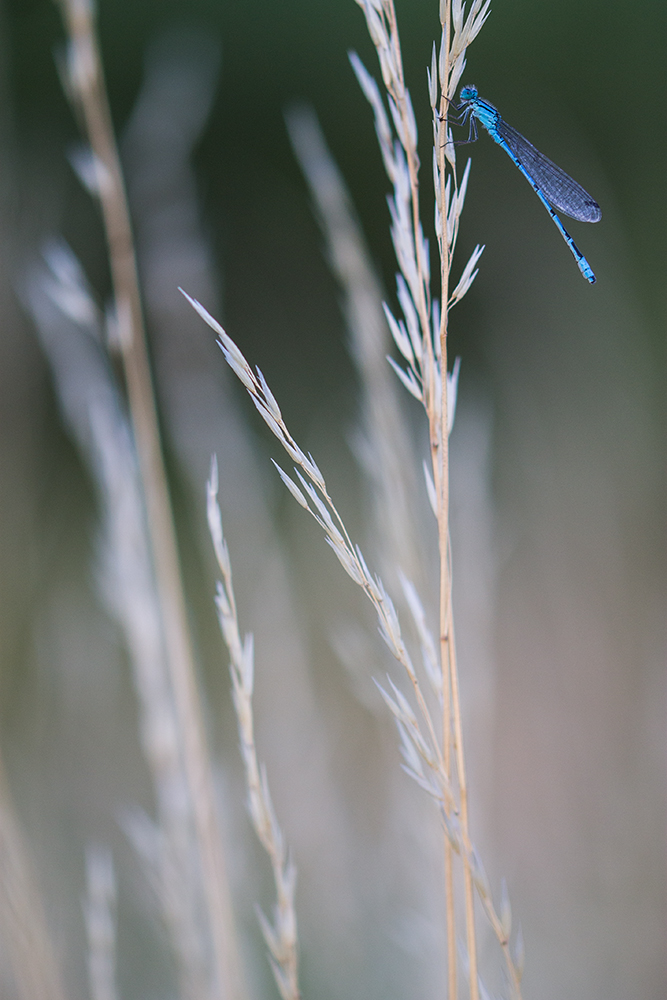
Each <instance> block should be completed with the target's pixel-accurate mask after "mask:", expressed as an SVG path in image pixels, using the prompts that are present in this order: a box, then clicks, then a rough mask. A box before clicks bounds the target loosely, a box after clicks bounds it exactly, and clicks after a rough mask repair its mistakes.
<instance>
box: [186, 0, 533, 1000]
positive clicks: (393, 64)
mask: <svg viewBox="0 0 667 1000" xmlns="http://www.w3.org/2000/svg"><path fill="white" fill-rule="evenodd" d="M358 2H359V5H360V6H361V7H362V8H363V10H364V14H365V16H366V21H367V24H368V28H369V32H370V35H371V38H372V40H373V42H374V44H375V47H376V49H377V53H378V57H379V61H380V67H381V72H382V78H383V82H384V85H385V88H386V100H387V105H388V108H389V112H390V115H387V112H386V109H385V104H384V100H383V98H382V96H381V94H380V90H379V88H378V86H377V84H376V83H375V81H374V80H373V79H372V77H371V76H370V74H369V73H368V72H367V71H366V69H365V68H364V67H363V65H362V64H361V61H360V60H359V58H358V57H357V56H356V54H354V53H352V54H351V56H350V58H351V62H352V65H353V68H354V70H355V73H356V74H357V77H358V79H359V82H360V84H361V87H362V89H363V91H364V93H365V95H366V97H367V99H368V100H369V102H370V104H371V106H372V108H373V111H374V115H375V126H376V132H377V136H378V140H379V143H380V149H381V152H382V157H383V161H384V165H385V169H386V171H387V174H388V176H389V178H390V180H391V182H392V184H393V189H394V190H393V195H392V197H391V198H390V213H391V217H392V227H391V235H392V241H393V244H394V249H395V252H396V257H397V261H398V264H399V268H400V273H399V274H398V276H397V295H398V300H399V303H400V306H401V309H402V313H403V317H402V318H400V319H396V317H395V316H394V315H393V313H392V311H391V310H390V309H389V307H388V306H386V305H385V314H386V318H387V321H388V323H389V327H390V330H391V333H392V336H393V338H394V340H395V342H396V345H397V347H398V349H399V351H400V353H401V355H402V357H403V359H404V361H405V363H406V366H405V368H401V367H399V366H398V365H397V364H395V363H394V364H393V367H394V368H395V370H396V372H397V374H398V375H399V378H400V379H401V381H402V382H403V384H404V386H405V387H406V388H407V389H408V391H409V392H410V393H411V394H412V395H413V396H415V397H416V398H417V399H418V400H420V401H421V402H422V404H423V406H424V409H425V413H426V416H427V419H428V426H429V437H430V446H431V469H430V470H427V471H426V481H427V489H428V492H429V496H430V498H431V501H432V506H433V508H434V512H435V514H436V517H437V521H438V536H439V548H440V567H441V572H440V643H439V646H440V649H439V667H438V669H437V670H436V671H435V673H438V672H439V674H440V679H439V681H435V682H434V685H433V686H434V687H435V689H436V692H438V693H439V694H440V695H441V701H442V722H441V725H437V724H436V723H435V722H434V720H433V719H432V717H431V714H430V712H429V709H428V707H427V703H426V699H425V697H424V695H423V693H422V690H421V687H420V682H419V679H418V677H417V674H416V672H415V670H414V668H413V665H412V662H411V660H410V656H409V654H408V651H407V649H406V647H405V644H404V642H403V639H402V635H401V630H400V626H399V622H398V617H397V615H396V612H395V609H394V607H393V605H392V603H391V600H390V599H389V597H388V595H387V593H386V591H385V589H384V587H383V585H382V583H381V581H380V580H379V578H377V577H375V576H372V575H371V573H370V572H369V570H368V568H367V566H366V563H365V560H364V558H363V556H362V553H361V551H360V549H359V548H358V546H354V545H353V544H352V542H351V539H350V538H349V535H348V533H347V530H346V529H345V525H344V524H343V522H342V520H341V518H340V515H339V514H338V512H337V510H336V508H335V506H334V504H333V501H332V500H331V497H330V495H329V493H328V492H327V488H326V484H325V482H324V479H323V477H322V475H321V473H320V471H319V469H318V468H317V466H316V464H315V463H314V461H313V459H312V457H311V456H310V455H308V456H306V455H305V454H304V453H303V452H302V451H301V449H300V448H299V447H298V445H297V444H296V442H295V441H294V439H293V438H292V437H291V435H290V434H289V431H288V430H287V427H286V426H285V424H284V422H283V420H282V415H281V413H280V409H279V407H278V404H277V402H276V400H275V398H274V397H273V395H272V393H271V391H270V389H269V387H268V386H267V384H266V382H265V380H264V378H263V376H262V374H261V372H260V371H259V369H258V370H257V374H256V375H255V373H254V372H253V371H252V369H251V368H250V366H249V365H248V364H247V362H246V360H245V358H244V357H243V355H242V354H241V352H240V351H239V350H238V348H237V346H236V345H235V344H234V343H233V341H232V340H231V339H230V338H229V337H228V336H227V334H226V333H225V331H224V330H223V329H222V328H221V327H220V325H219V324H218V323H217V322H216V321H215V320H214V319H213V318H212V317H211V316H210V315H209V314H208V313H207V312H206V310H205V309H204V308H203V307H202V306H201V305H200V304H199V303H198V302H196V301H194V300H192V299H190V302H191V304H192V305H193V306H194V308H195V309H197V311H198V312H199V313H200V315H201V316H202V317H203V318H204V319H205V320H206V322H207V323H209V325H210V326H211V327H212V328H213V329H214V330H215V331H216V332H217V334H218V336H219V338H220V345H221V347H222V350H223V352H224V354H225V357H226V359H227V362H228V363H229V365H230V366H231V367H232V369H233V370H234V371H235V373H236V374H237V376H238V377H239V379H240V380H241V381H242V383H243V384H244V385H245V387H246V389H247V390H248V392H249V393H250V395H251V398H252V400H253V402H254V404H255V406H256V407H257V409H258V410H259V412H260V414H261V415H262V417H263V418H264V420H265V421H266V423H267V424H268V425H269V427H270V428H271V430H272V431H273V433H274V434H275V435H276V437H277V438H278V439H279V440H280V442H281V443H282V445H283V447H284V448H285V449H286V451H287V452H288V454H289V455H290V457H291V458H292V460H293V461H294V462H295V463H296V465H297V468H296V474H297V479H298V482H299V485H297V483H296V482H294V481H293V480H292V479H291V478H290V477H289V476H288V475H287V474H286V473H285V472H284V471H283V470H282V469H280V468H278V471H279V473H280V475H281V478H282V479H283V482H284V483H285V485H286V486H287V487H288V489H289V490H290V492H291V493H292V495H293V496H294V498H295V499H296V500H297V502H298V503H299V504H301V506H303V507H304V508H305V509H306V510H308V511H309V513H310V514H311V515H312V516H313V517H314V518H315V520H316V521H317V522H318V523H319V524H320V526H321V527H322V529H323V530H324V532H325V535H326V539H327V542H328V543H329V545H331V547H332V548H333V550H334V552H335V553H336V555H337V557H338V559H339V560H340V562H341V564H342V565H343V567H344V568H345V570H346V572H347V573H348V574H349V575H350V576H351V577H352V579H354V580H355V582H356V583H357V584H359V586H361V587H362V588H363V589H364V591H365V592H366V594H367V596H368V597H369V599H370V600H371V602H372V603H373V605H374V606H375V609H376V612H377V615H378V619H379V623H380V631H381V634H382V635H383V637H384V639H385V641H386V642H387V644H388V645H389V647H390V649H391V650H392V652H393V653H394V655H395V656H396V658H397V660H398V661H399V663H401V665H402V666H403V668H404V669H405V670H406V672H407V674H408V677H409V678H410V682H411V684H412V688H413V694H414V697H415V701H416V704H417V706H418V710H419V713H418V716H416V715H415V713H414V712H413V711H412V709H411V707H410V705H409V703H408V701H407V700H406V699H405V697H404V696H403V695H402V694H401V693H400V691H399V690H398V689H397V688H396V687H395V685H393V683H392V682H391V681H390V684H391V687H392V693H391V694H388V693H387V692H386V691H383V695H384V697H385V700H386V702H387V704H388V706H389V708H390V710H391V711H392V713H393V714H394V716H395V718H396V720H397V723H398V725H399V731H400V733H401V741H402V750H403V754H404V757H405V760H406V765H407V769H408V770H409V772H410V773H411V774H412V776H413V777H414V778H415V780H416V781H417V782H418V783H419V784H420V785H421V786H422V787H423V788H424V789H425V790H427V791H428V792H429V793H430V794H431V795H432V796H433V797H434V798H435V799H436V800H437V801H438V802H439V804H440V807H441V813H442V819H443V828H444V833H445V896H446V907H447V918H448V919H447V937H448V948H447V950H448V995H449V997H450V998H451V1000H454V998H456V997H457V996H458V981H457V948H456V913H457V905H456V899H455V893H454V853H458V854H459V855H460V856H461V858H462V863H463V879H464V915H465V916H464V919H465V926H466V942H467V955H466V956H465V960H464V969H465V972H466V973H467V977H468V981H469V991H470V997H471V1000H478V997H479V993H480V982H479V973H478V967H477V944H476V934H475V915H474V889H476V890H477V893H478V896H479V898H480V902H481V904H482V907H483V910H484V912H485V913H486V915H487V917H488V919H489V921H490V923H491V926H492V928H493V930H494V932H495V934H496V936H497V938H498V940H499V943H500V944H501V947H502V950H503V954H504V957H505V960H506V966H507V972H508V977H509V980H510V985H511V989H512V993H513V995H514V996H515V997H520V980H521V971H522V969H521V966H522V955H521V946H520V944H519V942H517V947H516V950H515V953H514V954H513V953H512V950H511V949H510V944H509V938H510V933H511V911H510V909H509V907H508V906H505V905H503V907H502V916H501V917H499V916H498V914H497V913H496V910H495V908H494V905H493V901H492V897H491V892H490V888H489V885H488V881H487V879H486V877H485V875H484V872H483V869H482V866H481V863H480V862H479V859H478V857H477V854H476V852H475V850H474V847H473V845H472V842H471V839H470V834H469V827H468V802H467V783H466V774H465V759H464V752H463V732H462V722H461V708H460V697H459V681H458V669H457V663H456V651H455V643H454V626H453V618H452V601H451V572H450V553H449V527H448V524H449V485H448V479H449V469H448V435H449V432H450V430H451V427H452V423H453V415H454V403H455V386H456V374H457V373H456V370H455V372H454V374H453V376H452V377H450V376H449V375H448V374H447V320H448V313H449V309H450V307H451V306H453V305H454V304H455V303H456V302H458V301H460V299H461V298H462V297H463V296H464V295H465V294H466V292H467V290H468V289H469V287H470V285H471V283H472V281H473V280H474V278H475V276H476V274H477V270H476V265H477V261H478V260H479V257H480V255H481V252H482V250H483V247H479V246H478V247H476V248H475V250H474V251H473V254H472V255H471V257H470V259H469V260H468V262H467V264H466V266H465V267H464V270H463V273H462V275H461V278H460V279H459V281H458V283H457V284H456V286H455V287H454V290H453V291H452V292H451V293H450V291H449V288H450V272H451V266H452V259H453V253H454V249H455V245H456V239H457V235H458V228H459V220H460V215H461V211H462V208H463V203H464V199H465V191H466V186H467V180H468V176H469V169H470V164H469V163H468V165H467V166H466V169H465V171H464V173H463V177H462V179H461V181H460V183H459V181H458V179H457V173H456V155H455V147H454V145H453V143H452V142H451V135H450V132H449V129H448V126H447V109H448V105H449V102H450V101H451V100H452V97H453V94H454V92H455V90H456V87H457V85H458V82H459V80H460V77H461V74H462V72H463V69H464V66H465V52H466V48H467V46H468V45H469V44H470V43H471V42H472V41H473V40H474V38H475V37H476V35H477V34H478V33H479V31H480V30H481V28H482V26H483V24H484V21H485V20H486V17H487V16H488V12H489V2H488V0H485V2H480V0H473V3H472V4H471V6H470V8H469V10H468V11H466V10H465V4H464V3H461V2H460V0H453V2H450V0H441V3H440V21H441V30H442V35H441V43H440V51H439V53H438V54H437V53H436V48H435V46H434V48H433V56H432V60H431V67H430V71H429V74H428V76H429V81H428V82H429V95H430V101H431V106H432V112H433V131H434V151H433V174H434V185H435V193H436V211H435V230H436V234H437V242H438V248H439V252H440V263H441V268H440V270H441V288H440V296H439V298H438V297H437V296H432V293H431V275H430V264H429V249H428V244H427V242H426V240H425V238H424V234H423V230H422V226H421V221H420V206H419V183H418V171H419V157H418V155H417V129H416V123H415V117H414V112H413V108H412V102H411V99H410V95H409V92H408V90H407V88H406V86H405V82H404V75H403V69H402V61H401V50H400V41H399V36H398V30H397V24H396V15H395V11H394V6H393V2H392V0H358ZM390 121H391V124H390ZM392 126H393V127H392ZM404 589H405V593H406V599H407V600H408V603H409V604H410V607H411V611H412V614H413V618H414V620H415V623H416V625H417V628H418V631H420V632H421V636H422V640H424V638H425V637H428V630H427V629H426V627H425V624H424V623H425V613H424V611H423V608H422V606H421V602H420V601H419V598H418V596H417V593H416V590H415V589H414V588H413V587H412V586H411V585H410V584H407V585H406V588H404ZM408 594H409V597H408ZM422 650H423V653H424V656H423V659H424V663H425V667H426V669H427V675H428V676H429V677H430V678H432V677H433V674H434V671H433V670H432V669H430V670H429V666H427V664H429V665H430V667H432V650H433V643H432V642H428V641H426V642H424V641H422ZM439 730H440V731H441V738H439V737H438V735H437V734H438V731H439Z"/></svg>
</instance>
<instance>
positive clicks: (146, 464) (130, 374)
mask: <svg viewBox="0 0 667 1000" xmlns="http://www.w3.org/2000/svg"><path fill="white" fill-rule="evenodd" d="M61 7H62V11H63V17H64V20H65V24H66V27H67V31H68V35H69V49H68V58H67V65H66V74H65V78H66V87H67V90H68V93H69V94H70V96H71V98H72V101H73V103H74V105H75V106H76V107H77V109H79V110H80V111H81V114H82V119H83V127H84V131H85V134H86V136H87V139H88V142H89V144H90V154H89V156H88V158H87V164H88V168H87V169H86V170H85V173H86V175H87V177H88V178H89V180H90V181H91V186H92V189H93V190H94V193H95V194H96V195H97V196H98V197H99V199H100V203H101V206H102V212H103V217H104V223H105V228H106V235H107V240H108V244H109V255H110V265H111V273H112V280H113V285H114V297H115V309H116V321H117V328H118V344H119V347H120V351H121V356H122V360H123V366H124V372H125V378H126V383H127V391H128V398H129V404H130V411H131V419H132V425H133V432H134V438H135V442H136V447H137V453H138V458H139V466H140V470H141V478H142V487H143V492H144V496H145V503H146V509H147V514H148V525H149V531H150V539H151V555H152V560H153V564H154V566H155V572H156V578H157V588H158V594H159V600H160V607H161V619H162V627H163V629H164V634H165V639H166V650H167V659H168V663H169V668H170V674H171V682H172V685H173V689H174V693H175V700H176V706H177V714H178V721H179V727H180V729H181V731H182V734H183V739H184V743H185V768H186V773H187V778H188V783H189V787H190V794H191V797H192V803H193V808H194V812H195V821H196V832H197V839H198V849H199V854H200V858H201V865H202V868H203V871H204V878H203V883H204V891H205V897H206V903H207V910H208V918H209V924H210V928H211V937H212V941H213V951H214V959H215V968H216V977H217V981H218V988H219V989H220V990H221V992H222V994H223V995H224V996H225V997H233V998H240V997H243V996H244V995H245V987H244V985H243V975H242V970H241V963H240V959H239V956H238V950H237V947H236V944H235V932H234V921H233V914H232V907H231V902H230V895H229V885H228V876H227V871H226V863H225V858H224V853H223V850H222V840H221V837H220V831H219V827H218V822H217V818H216V813H215V799H214V786H213V777H212V772H211V764H210V761H209V758H208V753H207V749H206V742H205V736H204V724H203V716H202V710H201V705H200V701H199V694H198V691H197V683H196V673H195V663H194V656H193V653H192V648H191V641H190V637H189V631H188V625H187V615H186V609H185V600H184V595H183V592H182V585H181V575H180V568H179V558H178V550H177V543H176V536H175V531H174V526H173V518H172V512H171V504H170V499H169V493H168V488H167V480H166V474H165V469H164V463H163V460H162V454H161V448H160V439H159V432H158V422H157V415H156V411H155V402H154V397H153V392H152V386H151V377H150V369H149V363H148V355H147V350H146V341H145V333H144V328H143V318H142V309H141V300H140V295H139V286H138V280H137V270H136V262H135V255H134V248H133V243H132V232H131V226H130V219H129V213H128V209H127V202H126V198H125V191H124V185H123V179H122V173H121V168H120V161H119V157H118V150H117V147H116V142H115V138H114V134H113V128H112V123H111V115H110V112H109V105H108V100H107V96H106V92H105V87H104V80H103V73H102V65H101V60H100V55H99V49H98V44H97V39H96V36H95V30H94V18H93V5H92V3H91V2H90V0H61Z"/></svg>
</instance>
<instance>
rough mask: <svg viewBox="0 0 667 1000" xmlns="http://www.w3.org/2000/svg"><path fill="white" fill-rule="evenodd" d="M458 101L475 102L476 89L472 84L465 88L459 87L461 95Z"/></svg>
mask: <svg viewBox="0 0 667 1000" xmlns="http://www.w3.org/2000/svg"><path fill="white" fill-rule="evenodd" d="M459 100H460V101H461V102H462V103H463V102H465V101H476V100H477V87H476V86H475V84H474V83H469V84H468V85H467V86H466V87H461V93H460V94H459Z"/></svg>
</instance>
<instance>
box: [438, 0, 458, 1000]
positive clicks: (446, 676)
mask: <svg viewBox="0 0 667 1000" xmlns="http://www.w3.org/2000/svg"><path fill="white" fill-rule="evenodd" d="M450 23H451V0H447V2H446V3H445V5H444V23H443V24H442V42H441V44H442V46H443V49H444V67H443V73H442V81H441V88H444V87H446V85H447V84H446V81H447V80H448V79H449V37H450ZM447 109H448V104H447V101H446V100H445V99H444V96H443V94H442V93H441V97H440V127H439V129H437V130H436V135H437V142H438V151H437V157H438V173H439V178H440V206H441V213H440V215H441V225H442V235H441V254H440V290H441V291H440V375H441V406H440V428H439V435H438V436H439V443H440V468H439V479H440V483H439V486H440V490H439V498H440V510H439V518H438V529H439V530H438V537H439V548H440V663H441V670H442V756H443V760H444V766H445V773H446V776H447V780H448V781H449V782H450V783H451V778H452V761H451V732H452V688H451V683H450V670H449V646H450V642H449V638H450V636H449V629H448V614H447V608H448V606H449V592H450V574H449V545H448V539H449V528H448V525H449V434H448V421H447V318H448V312H447V300H448V298H449V264H450V248H449V241H448V237H447V212H446V200H445V166H446V163H445V141H446V136H447ZM443 136H444V137H445V139H443ZM444 848H445V905H446V909H447V983H448V996H449V1000H456V998H457V995H458V987H457V978H458V977H457V960H456V919H455V918H456V904H455V899H454V857H453V849H452V845H451V842H450V840H449V838H448V837H445V841H444Z"/></svg>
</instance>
